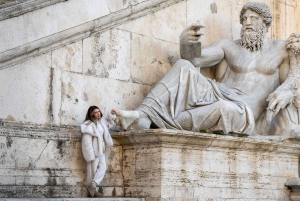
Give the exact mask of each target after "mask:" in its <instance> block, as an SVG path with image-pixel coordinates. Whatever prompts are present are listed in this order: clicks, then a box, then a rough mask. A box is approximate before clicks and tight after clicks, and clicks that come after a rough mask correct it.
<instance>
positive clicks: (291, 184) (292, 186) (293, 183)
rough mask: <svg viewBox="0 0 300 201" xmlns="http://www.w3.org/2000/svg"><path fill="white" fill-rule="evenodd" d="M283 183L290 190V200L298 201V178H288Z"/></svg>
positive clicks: (299, 181)
mask: <svg viewBox="0 0 300 201" xmlns="http://www.w3.org/2000/svg"><path fill="white" fill-rule="evenodd" d="M284 185H285V186H287V187H289V188H290V189H291V190H292V191H291V194H290V197H291V200H292V201H299V200H300V179H298V180H288V181H286V182H285V184H284Z"/></svg>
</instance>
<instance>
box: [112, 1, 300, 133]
mask: <svg viewBox="0 0 300 201" xmlns="http://www.w3.org/2000/svg"><path fill="white" fill-rule="evenodd" d="M271 22H272V15H271V12H270V8H269V6H268V5H266V4H265V3H260V2H249V3H247V4H245V5H244V6H243V8H242V10H241V12H240V23H241V24H242V28H241V34H240V35H241V39H239V40H234V41H232V40H229V39H221V40H218V41H216V42H214V43H213V44H211V45H210V46H209V47H207V48H203V49H201V42H199V40H200V37H201V36H202V35H203V34H202V32H201V29H202V28H203V27H204V26H202V25H201V24H192V25H190V26H188V27H187V28H186V29H184V30H183V31H182V33H181V35H180V37H179V38H180V54H181V57H182V59H180V60H178V61H177V62H176V63H175V64H174V66H173V67H172V68H171V69H170V71H169V72H168V73H167V74H166V75H165V77H164V78H163V79H162V80H161V81H160V82H158V83H157V84H156V85H155V87H154V88H153V89H152V90H151V92H150V93H149V94H148V95H147V96H146V97H145V99H144V100H143V102H142V104H141V105H140V106H139V107H138V108H136V109H135V110H133V111H125V110H116V109H114V110H112V113H115V114H116V116H117V120H116V121H117V122H118V123H119V124H120V125H121V127H123V129H125V130H128V129H148V128H150V126H155V127H158V128H168V129H182V130H189V131H196V132H200V131H201V130H204V129H207V130H208V131H210V132H212V133H213V132H219V131H222V132H223V133H225V134H227V133H244V134H248V135H255V134H268V133H269V132H270V128H271V127H272V126H271V125H272V122H275V121H278V119H282V118H285V119H288V118H289V117H287V116H283V117H282V115H284V114H286V113H284V112H280V111H282V110H285V109H286V108H287V107H290V105H292V104H293V101H294V99H295V98H297V97H295V95H294V94H295V91H296V89H295V88H296V85H297V84H298V82H299V76H300V58H299V55H298V53H299V49H300V46H299V44H300V43H299V38H300V36H299V34H292V35H291V36H290V38H289V39H288V40H287V41H284V40H272V39H270V38H268V37H267V36H266V33H267V32H268V29H269V27H270V26H271ZM212 66H216V75H215V76H216V78H215V79H210V78H207V77H205V76H203V75H202V74H201V73H200V70H199V68H202V67H212ZM299 98H300V97H299ZM296 109H297V108H296ZM287 121H289V120H287ZM279 126H280V125H279ZM273 127H274V126H273ZM275 127H276V125H275ZM278 129H279V128H278ZM281 129H282V128H281Z"/></svg>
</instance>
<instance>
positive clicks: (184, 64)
mask: <svg viewBox="0 0 300 201" xmlns="http://www.w3.org/2000/svg"><path fill="white" fill-rule="evenodd" d="M174 66H180V67H186V68H191V67H192V68H195V67H194V65H193V64H192V63H191V62H190V61H188V60H186V59H179V60H178V61H177V62H176V63H175V64H174Z"/></svg>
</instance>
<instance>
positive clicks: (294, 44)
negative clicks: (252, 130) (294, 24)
mask: <svg viewBox="0 0 300 201" xmlns="http://www.w3.org/2000/svg"><path fill="white" fill-rule="evenodd" d="M299 42H300V34H299V33H297V34H296V33H293V34H292V35H291V36H290V37H289V38H288V40H287V42H286V48H287V53H288V56H287V57H288V58H287V59H285V60H284V61H283V62H282V64H281V66H280V71H279V73H280V81H281V83H282V84H281V85H280V86H279V87H278V88H277V89H276V90H275V91H274V92H273V93H271V94H270V95H269V97H268V99H267V101H269V105H268V111H267V122H268V123H270V122H271V120H272V119H273V117H275V115H276V114H277V113H278V112H279V110H280V109H283V108H285V107H286V106H287V105H289V104H291V103H292V102H293V100H294V90H295V87H296V85H297V84H298V82H299V81H300V55H299V52H300V43H299Z"/></svg>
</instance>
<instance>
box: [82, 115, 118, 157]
mask: <svg viewBox="0 0 300 201" xmlns="http://www.w3.org/2000/svg"><path fill="white" fill-rule="evenodd" d="M107 125H108V123H107V121H106V119H105V118H104V117H102V118H101V119H100V120H99V121H98V122H97V126H96V125H95V124H94V123H93V122H92V121H90V120H87V121H85V122H83V123H82V124H81V125H80V129H81V133H82V141H81V144H82V153H83V157H84V159H85V160H86V162H90V161H93V160H95V158H96V157H99V156H101V155H103V154H104V151H105V146H107V147H111V146H113V140H112V138H111V136H110V133H109V131H108V127H107Z"/></svg>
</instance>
